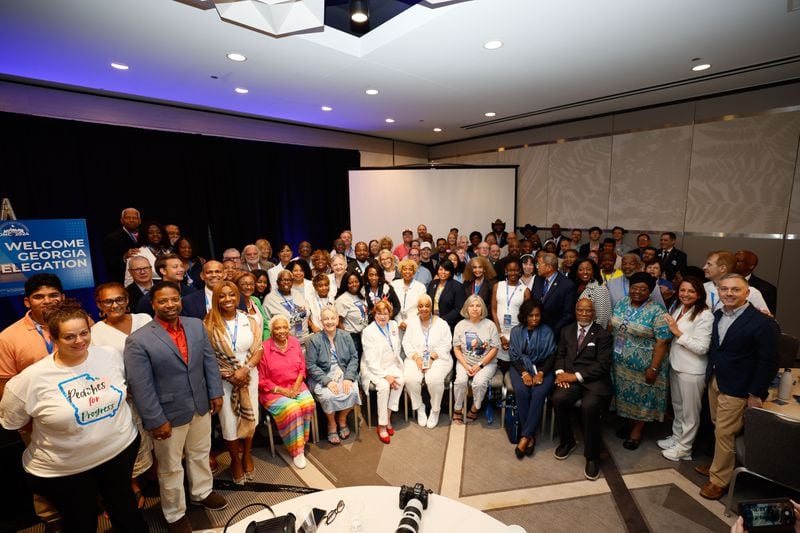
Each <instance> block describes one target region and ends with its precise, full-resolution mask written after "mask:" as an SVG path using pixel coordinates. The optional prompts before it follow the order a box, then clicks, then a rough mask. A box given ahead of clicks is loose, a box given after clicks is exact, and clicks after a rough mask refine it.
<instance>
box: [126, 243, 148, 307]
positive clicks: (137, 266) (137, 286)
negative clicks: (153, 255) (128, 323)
mask: <svg viewBox="0 0 800 533" xmlns="http://www.w3.org/2000/svg"><path fill="white" fill-rule="evenodd" d="M128 271H129V272H130V273H131V277H133V283H131V284H130V285H128V286H127V287H125V289H126V290H127V291H128V307H130V309H131V311H132V312H134V313H144V312H146V311H141V310H140V308H139V304H140V303H142V300H143V299H144V300H146V305H147V307H149V313H148V314H149V315H150V316H153V308H152V307H151V306H150V301H149V300H150V298H149V297H147V298H145V295H146V294H148V293H149V292H150V289H152V288H153V267H152V266H150V261H148V260H147V258H146V257H143V256H141V255H134V256H133V257H131V258H130V260H129V261H128ZM142 305H145V304H144V303H143V304H142Z"/></svg>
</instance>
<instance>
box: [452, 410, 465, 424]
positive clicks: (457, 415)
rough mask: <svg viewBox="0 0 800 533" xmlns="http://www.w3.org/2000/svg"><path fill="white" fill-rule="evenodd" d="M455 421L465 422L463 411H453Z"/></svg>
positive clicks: (457, 422)
mask: <svg viewBox="0 0 800 533" xmlns="http://www.w3.org/2000/svg"><path fill="white" fill-rule="evenodd" d="M453 423H455V424H463V423H464V414H463V413H462V412H461V411H453Z"/></svg>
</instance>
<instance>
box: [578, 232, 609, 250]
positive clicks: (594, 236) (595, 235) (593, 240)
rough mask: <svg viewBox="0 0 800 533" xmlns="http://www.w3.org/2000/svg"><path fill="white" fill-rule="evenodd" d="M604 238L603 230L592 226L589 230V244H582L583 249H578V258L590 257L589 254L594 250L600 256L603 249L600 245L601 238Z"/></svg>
mask: <svg viewBox="0 0 800 533" xmlns="http://www.w3.org/2000/svg"><path fill="white" fill-rule="evenodd" d="M602 236H603V230H601V229H600V228H599V227H598V226H592V227H591V228H589V242H587V243H586V244H582V245H581V247H580V248H578V256H579V257H589V252H591V251H592V250H594V251H595V252H597V253H598V254H599V253H600V248H602V245H601V244H600V237H602Z"/></svg>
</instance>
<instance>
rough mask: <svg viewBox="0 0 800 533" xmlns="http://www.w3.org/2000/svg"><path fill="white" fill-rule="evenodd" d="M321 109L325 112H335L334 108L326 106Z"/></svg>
mask: <svg viewBox="0 0 800 533" xmlns="http://www.w3.org/2000/svg"><path fill="white" fill-rule="evenodd" d="M321 109H322V110H323V111H333V108H332V107H328V106H326V105H324V106H322V108H321Z"/></svg>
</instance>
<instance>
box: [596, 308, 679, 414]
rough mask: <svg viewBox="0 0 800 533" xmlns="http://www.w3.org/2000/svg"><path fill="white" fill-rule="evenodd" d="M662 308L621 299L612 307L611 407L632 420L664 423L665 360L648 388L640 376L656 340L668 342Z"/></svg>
mask: <svg viewBox="0 0 800 533" xmlns="http://www.w3.org/2000/svg"><path fill="white" fill-rule="evenodd" d="M665 312H666V311H665V310H664V308H663V307H662V306H661V305H660V304H658V303H656V302H654V301H652V300H647V302H645V303H644V304H642V305H641V306H640V307H638V308H637V307H634V306H632V305H631V300H630V298H625V299H624V300H621V301H620V302H619V303H617V305H616V307H614V314H613V316H612V317H611V322H610V324H611V327H612V328H613V330H614V331H613V332H614V362H613V364H612V371H611V377H612V380H613V382H614V401H613V403H612V407H613V408H614V409H615V410H616V411H617V414H618V415H620V416H623V417H625V418H629V419H632V420H642V421H645V422H649V421H651V420H658V421H662V420H664V411H665V410H666V408H667V383H668V376H669V364H668V361H667V358H666V357H664V360H663V361H662V363H661V370H659V372H658V377H657V378H656V381H655V383H653V384H652V385H650V384H648V383H647V382H646V381H645V377H644V373H645V371H646V370H647V369H648V368H650V366H651V364H652V361H653V349H654V348H655V346H656V341H657V340H662V339H667V340H668V339H671V338H672V333H671V332H670V330H669V326H668V325H667V321H666V320H665V319H664V313H665Z"/></svg>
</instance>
